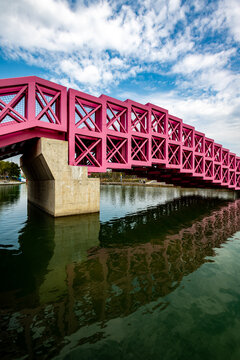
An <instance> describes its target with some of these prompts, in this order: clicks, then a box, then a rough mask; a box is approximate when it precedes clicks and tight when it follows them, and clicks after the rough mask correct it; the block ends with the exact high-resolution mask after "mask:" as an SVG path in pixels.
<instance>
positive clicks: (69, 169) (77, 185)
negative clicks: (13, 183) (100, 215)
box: [20, 138, 100, 217]
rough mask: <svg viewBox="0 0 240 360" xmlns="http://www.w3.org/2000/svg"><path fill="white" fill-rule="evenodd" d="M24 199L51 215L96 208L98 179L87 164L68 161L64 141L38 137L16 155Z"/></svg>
mask: <svg viewBox="0 0 240 360" xmlns="http://www.w3.org/2000/svg"><path fill="white" fill-rule="evenodd" d="M20 161H21V167H22V169H23V171H24V173H25V174H26V177H27V180H28V181H27V191H28V201H29V202H31V203H33V204H34V205H36V206H37V207H39V208H40V209H42V210H44V211H46V212H47V213H49V214H50V215H52V216H54V217H58V216H66V215H77V214H86V213H94V212H98V211H99V210H100V180H99V179H92V178H88V170H87V167H77V166H71V165H68V143H67V141H63V140H56V139H48V138H40V139H36V141H35V142H34V143H33V145H31V148H30V149H29V151H27V152H25V153H24V155H23V156H22V157H21V159H20Z"/></svg>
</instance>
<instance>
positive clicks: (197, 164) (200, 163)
mask: <svg viewBox="0 0 240 360" xmlns="http://www.w3.org/2000/svg"><path fill="white" fill-rule="evenodd" d="M195 161H196V164H195V172H196V173H202V169H201V167H200V166H201V165H202V162H203V158H202V157H200V158H199V159H198V158H197V157H196V158H195ZM198 170H199V171H198Z"/></svg>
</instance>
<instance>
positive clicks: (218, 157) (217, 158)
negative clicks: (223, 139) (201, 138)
mask: <svg viewBox="0 0 240 360" xmlns="http://www.w3.org/2000/svg"><path fill="white" fill-rule="evenodd" d="M220 150H221V149H220V148H215V149H214V160H215V161H221V154H220Z"/></svg>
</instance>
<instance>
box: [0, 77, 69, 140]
mask: <svg viewBox="0 0 240 360" xmlns="http://www.w3.org/2000/svg"><path fill="white" fill-rule="evenodd" d="M0 110H1V111H0V134H1V135H4V134H9V133H15V132H18V131H21V130H26V129H30V128H36V127H41V128H46V129H51V130H57V131H64V132H66V131H67V88H66V87H64V86H61V85H58V84H55V83H53V82H50V81H47V80H44V79H41V78H38V77H36V76H28V77H23V78H15V79H3V80H0Z"/></svg>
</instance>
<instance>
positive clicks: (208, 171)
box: [205, 161, 213, 177]
mask: <svg viewBox="0 0 240 360" xmlns="http://www.w3.org/2000/svg"><path fill="white" fill-rule="evenodd" d="M205 166H206V169H205V176H208V177H212V173H211V168H212V166H213V163H212V162H211V161H210V162H207V161H206V163H205Z"/></svg>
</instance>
